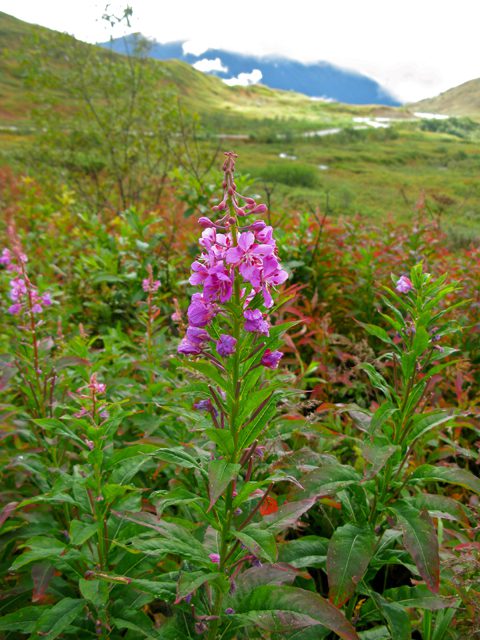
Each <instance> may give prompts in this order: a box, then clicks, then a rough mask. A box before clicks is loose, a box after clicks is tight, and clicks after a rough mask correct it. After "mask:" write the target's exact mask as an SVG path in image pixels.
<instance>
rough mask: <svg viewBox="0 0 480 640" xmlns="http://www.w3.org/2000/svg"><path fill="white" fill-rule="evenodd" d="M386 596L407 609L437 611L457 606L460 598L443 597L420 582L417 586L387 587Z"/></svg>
mask: <svg viewBox="0 0 480 640" xmlns="http://www.w3.org/2000/svg"><path fill="white" fill-rule="evenodd" d="M383 596H384V598H386V599H388V600H391V601H393V602H396V603H397V604H399V605H400V606H401V607H405V608H406V609H428V610H429V611H437V610H439V609H446V608H448V607H454V606H456V603H458V599H457V598H455V597H448V598H446V597H443V596H439V595H437V594H436V593H432V592H431V591H430V590H429V589H428V587H426V586H425V585H423V584H419V585H417V586H415V587H410V586H407V585H405V586H402V587H394V588H393V589H387V590H386V591H384V592H383Z"/></svg>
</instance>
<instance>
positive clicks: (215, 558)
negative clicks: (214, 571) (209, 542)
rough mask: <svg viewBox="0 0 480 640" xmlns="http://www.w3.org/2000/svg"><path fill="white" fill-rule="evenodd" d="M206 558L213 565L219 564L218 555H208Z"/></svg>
mask: <svg viewBox="0 0 480 640" xmlns="http://www.w3.org/2000/svg"><path fill="white" fill-rule="evenodd" d="M208 557H209V558H210V560H211V561H212V562H213V563H215V564H220V556H219V554H218V553H210V554H209V555H208Z"/></svg>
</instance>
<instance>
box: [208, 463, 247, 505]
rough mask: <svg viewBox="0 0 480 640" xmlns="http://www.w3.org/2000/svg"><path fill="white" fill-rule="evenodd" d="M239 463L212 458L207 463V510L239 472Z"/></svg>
mask: <svg viewBox="0 0 480 640" xmlns="http://www.w3.org/2000/svg"><path fill="white" fill-rule="evenodd" d="M240 469H241V467H240V465H239V464H232V463H230V462H225V460H212V461H211V462H210V464H209V465H208V492H209V496H210V504H209V506H208V511H210V509H211V508H212V507H213V505H214V504H215V503H216V501H217V500H218V498H219V497H220V496H221V495H222V493H223V492H224V491H225V489H226V488H227V487H228V485H229V484H230V482H231V481H232V480H233V479H234V478H236V477H237V475H238V474H239V472H240Z"/></svg>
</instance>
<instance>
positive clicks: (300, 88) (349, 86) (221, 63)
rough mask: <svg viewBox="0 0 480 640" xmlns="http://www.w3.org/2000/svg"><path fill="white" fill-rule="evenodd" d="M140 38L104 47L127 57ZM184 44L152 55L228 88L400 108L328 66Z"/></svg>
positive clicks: (372, 86)
mask: <svg viewBox="0 0 480 640" xmlns="http://www.w3.org/2000/svg"><path fill="white" fill-rule="evenodd" d="M138 37H139V36H138V35H136V34H132V35H130V36H126V37H125V38H117V39H115V40H112V41H111V42H108V43H102V46H105V47H111V48H113V50H114V51H117V52H118V53H125V52H126V51H129V50H133V49H134V47H135V43H136V41H137V38H138ZM184 44H185V43H183V42H168V43H165V44H161V43H159V42H155V41H152V42H151V43H150V45H151V47H150V50H149V55H150V56H151V57H152V58H156V59H158V60H171V59H176V60H182V61H183V62H187V63H189V64H191V65H192V66H193V67H195V68H196V69H198V70H199V71H202V72H203V73H209V74H212V75H215V76H218V77H219V78H221V79H222V80H223V81H224V82H226V83H227V84H229V85H234V84H243V85H248V84H257V83H259V82H261V83H262V84H264V85H266V86H267V87H271V88H272V89H283V90H286V91H296V92H298V93H303V94H305V95H307V96H311V97H312V98H324V99H328V100H335V101H338V102H345V103H347V104H382V105H389V106H397V105H399V104H400V102H399V101H398V100H397V99H396V98H395V97H394V96H392V95H391V94H390V93H389V92H388V91H387V90H386V89H384V88H383V87H382V86H381V85H380V84H378V82H376V81H375V80H372V78H369V77H368V76H365V75H362V74H360V73H356V72H354V71H349V70H347V69H342V68H340V67H337V66H335V65H333V64H330V63H328V62H317V63H309V64H304V63H302V62H298V61H296V60H290V59H288V58H281V57H274V56H269V57H258V56H251V55H243V54H239V53H232V52H230V51H223V50H221V49H208V50H207V51H204V52H203V53H202V54H201V55H195V54H193V53H190V52H187V53H186V52H185V48H184ZM187 51H188V50H187Z"/></svg>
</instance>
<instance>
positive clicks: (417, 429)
mask: <svg viewBox="0 0 480 640" xmlns="http://www.w3.org/2000/svg"><path fill="white" fill-rule="evenodd" d="M451 419H452V415H451V414H449V413H447V412H446V411H432V412H431V413H425V414H417V415H415V416H413V418H412V428H411V430H410V433H409V434H408V440H409V442H413V441H414V440H417V438H421V437H422V436H423V435H425V434H426V433H427V432H428V431H431V430H432V429H435V427H438V426H439V425H441V424H444V423H445V422H448V421H449V420H451Z"/></svg>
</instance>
